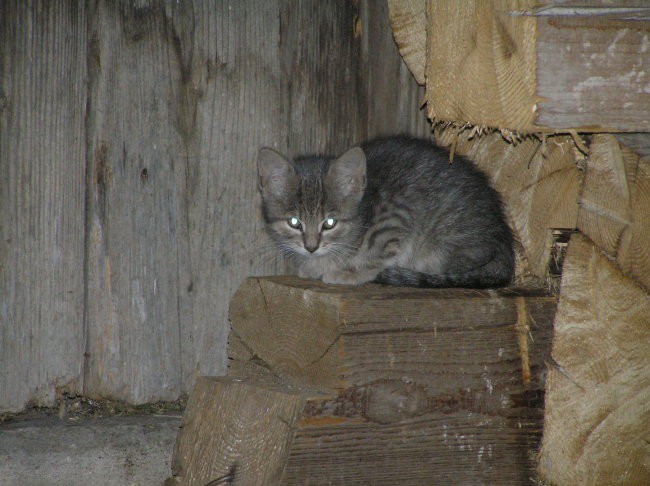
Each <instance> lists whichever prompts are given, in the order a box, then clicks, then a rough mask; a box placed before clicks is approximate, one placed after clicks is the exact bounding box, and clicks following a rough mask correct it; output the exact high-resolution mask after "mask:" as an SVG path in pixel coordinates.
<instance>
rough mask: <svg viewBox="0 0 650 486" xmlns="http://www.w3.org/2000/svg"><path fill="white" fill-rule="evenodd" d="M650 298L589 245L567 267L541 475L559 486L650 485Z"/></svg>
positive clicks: (574, 245) (571, 251) (573, 250)
mask: <svg viewBox="0 0 650 486" xmlns="http://www.w3.org/2000/svg"><path fill="white" fill-rule="evenodd" d="M648 316H650V295H649V294H648V293H647V292H645V291H644V290H643V289H642V288H640V287H639V286H638V285H636V284H635V283H634V282H633V281H632V280H631V279H629V278H626V277H625V276H623V275H622V273H621V272H620V271H619V269H618V268H617V267H616V265H614V264H613V263H612V262H611V261H610V260H609V259H608V258H607V257H606V256H605V255H603V254H602V253H601V251H600V250H599V249H598V248H597V247H596V246H595V245H593V244H592V243H591V242H589V241H588V240H587V239H586V238H585V237H583V236H581V235H579V234H577V235H574V236H573V237H572V239H571V241H570V243H569V247H568V250H567V255H566V259H565V262H564V268H563V276H562V289H561V294H560V302H559V306H558V312H557V318H556V321H555V338H554V343H553V359H554V360H555V366H552V367H550V368H549V376H548V385H547V394H546V415H545V421H544V439H543V446H542V450H541V454H540V472H541V474H542V475H543V476H544V477H545V478H546V479H548V480H549V481H551V482H552V483H554V484H563V485H568V486H571V485H578V484H608V485H630V486H632V485H639V484H650V464H649V462H648V458H649V457H650V456H649V449H648V444H649V443H650V353H649V352H648V350H649V349H650V318H649V317H648Z"/></svg>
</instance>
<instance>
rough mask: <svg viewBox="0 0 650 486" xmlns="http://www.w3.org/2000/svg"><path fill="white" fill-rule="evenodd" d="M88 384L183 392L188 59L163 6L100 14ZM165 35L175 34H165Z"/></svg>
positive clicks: (127, 394)
mask: <svg viewBox="0 0 650 486" xmlns="http://www.w3.org/2000/svg"><path fill="white" fill-rule="evenodd" d="M90 18H91V19H92V20H91V24H90V32H89V37H90V39H91V53H90V59H91V63H92V64H91V65H90V66H89V73H90V92H89V106H90V108H91V112H90V113H89V116H88V119H87V129H88V153H89V166H88V179H87V184H88V190H89V197H88V216H87V221H86V224H87V238H88V241H87V244H88V270H87V275H88V277H87V278H88V282H87V286H88V289H87V292H88V301H87V308H86V315H87V332H88V336H87V342H88V344H87V349H86V353H87V356H88V362H87V368H86V370H85V383H84V386H85V392H86V393H87V394H88V395H89V396H93V397H110V398H113V399H119V400H125V401H128V402H132V403H144V402H148V401H155V400H161V399H163V400H173V399H175V398H176V397H177V396H178V395H179V393H180V391H181V376H180V369H181V353H180V351H181V347H180V343H179V341H178V337H179V330H180V329H179V328H182V327H184V326H182V324H181V322H179V318H180V317H181V316H179V312H178V299H179V293H180V288H179V287H180V285H181V283H180V282H179V281H178V274H179V257H178V255H179V252H180V250H181V249H182V235H183V232H182V228H184V227H185V225H186V224H187V223H186V220H185V219H184V212H183V211H182V209H183V203H184V201H183V196H184V195H183V193H182V192H179V191H178V188H179V186H180V185H181V183H182V180H183V179H182V178H183V177H184V176H185V174H184V173H183V172H182V165H181V164H180V163H179V159H180V153H179V151H180V150H181V149H182V147H183V146H184V143H183V138H182V137H181V135H180V134H179V132H178V130H176V129H175V127H174V126H173V125H172V124H171V123H170V122H171V121H173V120H174V118H175V115H176V113H175V111H174V108H175V103H177V102H178V101H179V100H178V99H177V92H178V90H179V85H180V83H181V70H182V69H181V68H182V66H180V65H179V60H178V59H177V57H176V55H175V53H174V51H173V45H172V44H171V42H169V41H168V40H167V38H168V36H167V32H166V30H167V23H166V18H165V12H164V11H163V10H162V8H160V6H155V5H152V6H140V7H138V6H134V5H128V4H127V3H125V2H123V3H118V2H103V1H99V2H97V4H96V5H95V8H94V9H93V10H92V11H91V13H90ZM161 40H163V41H164V42H161Z"/></svg>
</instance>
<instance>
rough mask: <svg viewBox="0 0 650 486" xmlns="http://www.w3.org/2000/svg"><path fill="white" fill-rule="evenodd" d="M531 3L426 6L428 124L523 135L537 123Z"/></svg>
mask: <svg viewBox="0 0 650 486" xmlns="http://www.w3.org/2000/svg"><path fill="white" fill-rule="evenodd" d="M535 3H536V2H534V1H532V0H493V1H488V2H482V1H477V0H472V1H465V2H456V1H453V0H444V1H439V2H427V11H426V13H427V23H428V24H427V63H426V80H427V86H426V88H427V89H426V99H427V111H428V115H429V118H431V120H434V121H458V122H460V123H469V124H472V125H482V126H490V127H499V128H509V129H512V130H521V131H526V130H528V129H530V128H531V127H532V126H533V124H534V122H535V103H536V99H535V67H536V57H535V35H536V30H535V24H536V21H535V19H534V18H532V17H517V16H513V15H509V12H512V11H522V10H525V9H527V8H530V7H533V6H535Z"/></svg>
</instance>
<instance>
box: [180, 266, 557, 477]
mask: <svg viewBox="0 0 650 486" xmlns="http://www.w3.org/2000/svg"><path fill="white" fill-rule="evenodd" d="M554 309H555V298H553V297H549V296H545V295H542V294H539V293H531V292H528V293H521V292H516V291H512V290H507V289H504V290H499V291H494V290H486V291H477V290H463V289H454V290H441V289H437V290H422V289H404V288H389V287H382V286H379V285H366V286H363V287H356V288H355V287H343V286H328V285H324V284H322V283H320V282H317V281H311V280H301V279H298V278H293V277H269V278H250V279H248V280H247V281H246V282H244V283H243V284H242V286H241V287H240V289H239V290H238V291H237V293H236V294H235V296H234V298H233V300H232V302H231V323H232V331H231V335H230V343H229V355H230V360H231V361H230V377H231V379H232V380H235V379H240V380H243V381H242V382H235V381H232V382H231V384H229V385H228V386H225V385H222V384H220V385H219V386H214V385H213V390H212V392H211V393H213V396H212V397H211V398H210V399H209V400H211V402H210V403H221V404H222V405H221V407H222V408H221V410H220V411H219V412H218V416H219V417H220V418H216V416H215V415H214V412H212V411H210V410H214V406H213V405H209V406H206V407H199V406H192V407H188V410H187V414H186V420H185V421H186V423H188V424H189V423H192V424H201V425H199V426H194V428H195V429H197V430H201V433H202V434H203V436H206V437H207V436H210V437H216V438H215V439H211V440H203V439H201V438H200V437H201V435H199V434H198V433H197V432H193V431H186V430H185V428H184V429H183V433H182V436H183V437H184V438H182V439H181V438H180V437H179V441H178V445H177V450H176V453H175V457H176V461H177V463H178V464H179V466H180V467H179V468H178V469H177V474H178V476H177V477H178V479H179V481H180V482H181V483H184V481H186V479H187V477H188V476H187V474H188V471H189V469H188V466H187V464H188V463H187V460H186V459H185V458H187V457H189V456H191V455H192V453H191V452H189V453H188V448H190V446H191V448H194V450H198V449H201V448H206V449H205V451H204V452H202V454H204V457H212V458H214V457H224V456H225V455H228V454H230V451H229V450H228V449H227V448H224V447H225V446H224V444H227V443H228V442H229V440H226V439H222V438H219V437H221V435H222V434H223V433H224V430H228V431H230V430H233V427H232V426H228V425H224V423H226V422H232V421H234V420H235V418H234V417H240V416H241V414H242V413H243V412H242V411H241V410H240V409H242V408H243V409H247V407H248V405H246V404H247V403H249V402H248V401H249V400H251V398H250V397H251V396H254V395H255V394H256V393H257V391H255V392H253V391H249V392H247V393H248V394H244V395H241V396H239V398H238V399H237V400H234V399H232V398H231V397H234V396H235V395H237V393H239V392H236V389H237V390H239V389H241V387H244V386H246V387H248V389H249V390H257V387H258V385H256V383H259V382H260V381H261V382H262V383H274V385H273V386H279V387H280V389H281V391H280V392H277V390H278V388H275V389H274V390H276V391H274V392H273V394H271V395H269V394H268V392H267V391H266V390H267V388H265V387H266V385H259V386H260V387H261V388H260V389H259V390H260V391H259V393H261V394H262V395H263V396H264V397H269V398H268V400H270V401H268V402H264V404H263V405H260V406H259V409H260V410H262V409H264V410H267V409H268V410H271V411H272V410H276V409H277V408H278V407H279V408H282V407H285V405H286V403H288V402H291V403H294V402H292V400H293V398H291V397H293V396H294V395H295V393H296V392H295V390H303V391H301V393H302V395H301V397H302V400H303V401H302V402H301V404H302V408H301V406H300V405H299V404H298V402H295V406H294V405H291V407H293V408H291V410H292V412H291V413H292V414H293V413H294V412H295V413H296V414H295V415H291V418H290V419H285V421H286V422H288V423H291V424H293V425H292V427H291V434H290V437H287V436H284V435H282V436H281V437H280V436H278V437H277V438H276V439H275V442H273V441H269V442H266V445H265V446H263V447H262V448H261V449H259V450H258V452H257V453H259V454H260V455H261V456H263V457H265V456H267V455H270V451H271V450H275V449H274V448H278V447H279V448H280V449H281V450H282V451H284V452H283V453H285V452H286V455H285V456H283V457H284V459H280V458H279V456H272V457H271V456H270V457H271V458H272V462H273V461H280V462H282V461H284V462H282V475H281V476H276V475H275V473H273V474H270V473H269V474H268V475H267V476H265V477H269V478H270V477H273V478H279V479H277V481H276V480H275V479H274V480H273V481H271V480H269V482H260V483H259V484H345V485H350V484H364V485H366V484H397V483H399V484H400V485H408V484H413V485H422V484H430V483H431V482H432V481H433V482H461V483H462V482H465V483H471V484H495V483H501V484H505V483H507V484H528V483H527V481H528V478H529V476H530V475H531V474H534V468H535V465H534V464H533V462H532V461H531V457H532V453H534V452H535V450H536V447H537V444H538V443H539V440H540V435H541V424H542V406H543V387H544V385H543V374H544V369H545V361H546V360H547V359H548V356H549V349H550V341H551V330H552V320H553V314H554ZM282 387H284V388H282ZM296 387H297V388H296ZM230 388H232V390H230ZM305 389H307V390H314V389H315V390H319V391H318V392H309V393H307V395H305V394H304V390H305ZM205 393H206V392H205V389H204V388H201V389H200V390H199V391H195V392H194V393H193V395H192V398H191V399H190V401H191V402H192V403H198V401H197V399H195V398H194V397H195V395H197V394H205ZM242 397H243V398H242ZM247 397H248V398H247ZM209 400H208V399H207V398H206V397H204V398H200V400H199V401H203V402H206V403H207V401H209ZM265 400H266V398H265ZM260 403H261V402H260ZM265 407H266V408H265ZM273 413H275V412H273ZM206 414H208V415H210V416H212V417H214V420H210V419H207V418H205V416H206ZM252 415H253V416H254V415H255V414H252ZM241 420H243V419H241ZM236 421H237V423H239V421H240V419H239V418H237V420H236ZM264 424H265V423H262V422H260V423H257V422H256V425H252V426H250V427H249V426H244V425H242V426H240V427H241V428H242V430H241V432H240V434H242V436H241V437H240V440H242V441H251V440H253V439H252V437H256V436H263V437H271V435H272V434H271V432H270V431H269V430H267V427H266V426H265V425H264ZM229 433H230V432H229ZM190 437H192V438H190ZM197 440H198V442H197ZM260 440H262V439H260ZM230 441H231V442H233V443H235V442H236V441H235V438H234V437H233V438H232V439H230ZM265 447H266V448H268V449H265ZM264 451H269V454H267V453H266V452H264ZM257 453H256V454H257ZM244 459H245V458H244ZM244 459H239V460H238V464H240V466H241V467H244V466H243V462H242V461H244ZM206 460H207V461H208V462H210V461H214V459H198V462H202V461H206ZM178 461H180V462H178ZM184 461H185V462H184ZM231 462H232V461H231ZM195 463H196V462H195ZM183 464H185V465H184V466H183ZM229 464H230V463H229ZM276 465H277V463H276V462H273V465H268V466H267V467H268V468H270V469H272V470H273V471H276V469H275V468H276ZM240 466H237V469H239V467H240ZM278 467H279V466H278ZM217 472H219V473H221V474H226V473H228V467H221V468H217V469H214V470H213V474H212V475H204V476H203V479H208V476H210V477H213V476H215V474H216V473H217ZM242 474H243V473H242ZM237 475H238V473H237V471H235V473H234V480H233V481H234V482H233V483H232V484H251V483H246V482H244V480H243V479H240V478H239V477H238V476H237ZM260 477H261V476H260ZM213 479H214V478H213ZM188 481H189V480H188ZM237 481H241V482H237ZM274 481H275V482H274ZM187 484H192V483H191V482H187ZM256 484H258V483H256Z"/></svg>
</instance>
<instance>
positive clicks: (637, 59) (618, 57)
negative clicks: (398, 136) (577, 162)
mask: <svg viewBox="0 0 650 486" xmlns="http://www.w3.org/2000/svg"><path fill="white" fill-rule="evenodd" d="M390 3H391V10H390V14H391V23H392V26H393V30H394V34H395V39H396V41H397V43H398V45H399V47H400V50H401V52H402V55H403V57H404V59H405V61H406V63H407V64H408V65H409V67H410V69H411V71H412V72H413V74H414V76H415V78H416V79H417V80H418V82H420V83H425V82H426V101H427V105H428V114H429V116H430V117H431V119H432V120H437V121H444V122H448V121H452V122H459V123H469V124H472V125H478V126H490V127H498V128H505V129H509V130H512V131H519V132H522V133H526V132H548V131H565V130H580V131H591V132H597V131H612V130H615V131H650V119H649V118H648V116H647V114H648V112H650V90H649V89H648V83H649V82H650V72H649V71H648V69H647V66H648V65H650V50H648V35H649V34H650V21H649V20H648V13H649V12H650V9H649V8H648V6H647V5H643V2H626V1H625V0H620V1H613V2H601V1H598V0H597V1H594V2H583V4H584V3H586V5H573V4H571V5H568V6H567V5H566V3H567V2H563V1H558V0H543V1H537V0H492V1H488V2H481V1H465V2H457V1H454V0H442V1H436V2H427V1H426V0H408V1H404V2H398V1H395V2H390ZM569 3H571V2H569ZM594 7H595V8H594ZM425 80H426V81H425Z"/></svg>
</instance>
